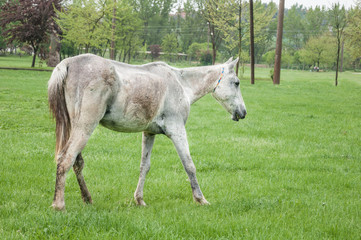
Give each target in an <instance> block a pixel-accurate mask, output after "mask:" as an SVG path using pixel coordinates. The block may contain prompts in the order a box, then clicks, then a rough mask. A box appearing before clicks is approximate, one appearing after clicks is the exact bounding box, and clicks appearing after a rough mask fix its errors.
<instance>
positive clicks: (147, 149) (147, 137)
mask: <svg viewBox="0 0 361 240" xmlns="http://www.w3.org/2000/svg"><path fill="white" fill-rule="evenodd" d="M154 139H155V135H153V134H149V133H145V132H143V141H142V159H141V162H140V174H139V181H138V185H137V189H136V190H135V193H134V199H135V202H136V203H137V204H138V205H141V206H146V204H145V202H144V200H143V189H144V182H145V177H146V175H147V173H148V172H149V169H150V155H151V153H152V148H153V144H154Z"/></svg>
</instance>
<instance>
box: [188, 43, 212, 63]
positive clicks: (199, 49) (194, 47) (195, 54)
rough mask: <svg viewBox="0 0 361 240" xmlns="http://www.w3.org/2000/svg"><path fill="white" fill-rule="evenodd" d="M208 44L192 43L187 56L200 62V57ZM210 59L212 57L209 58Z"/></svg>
mask: <svg viewBox="0 0 361 240" xmlns="http://www.w3.org/2000/svg"><path fill="white" fill-rule="evenodd" d="M207 48H208V43H197V42H194V43H192V44H191V45H190V46H189V48H188V51H187V53H188V56H189V57H191V58H192V59H195V60H197V61H199V60H200V58H201V55H202V53H203V52H204V51H207ZM211 57H212V56H211Z"/></svg>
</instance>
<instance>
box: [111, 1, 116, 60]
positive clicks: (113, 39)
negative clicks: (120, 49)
mask: <svg viewBox="0 0 361 240" xmlns="http://www.w3.org/2000/svg"><path fill="white" fill-rule="evenodd" d="M116 11H117V0H114V6H113V19H112V41H111V43H110V59H112V60H115V18H116V14H117V12H116Z"/></svg>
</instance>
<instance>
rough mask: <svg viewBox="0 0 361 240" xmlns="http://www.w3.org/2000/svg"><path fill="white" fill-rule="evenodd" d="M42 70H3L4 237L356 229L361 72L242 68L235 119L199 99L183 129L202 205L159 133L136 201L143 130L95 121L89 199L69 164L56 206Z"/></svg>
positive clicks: (345, 234) (306, 234)
mask: <svg viewBox="0 0 361 240" xmlns="http://www.w3.org/2000/svg"><path fill="white" fill-rule="evenodd" d="M0 62H1V58H0ZM0 65H1V64H0ZM268 73H269V69H257V71H256V74H257V76H258V77H262V78H267V76H268ZM50 74H51V73H50V72H34V71H10V70H0V139H1V141H0V152H1V155H0V216H1V217H0V238H1V239H361V140H360V136H361V75H356V74H353V73H351V72H346V73H342V74H341V75H340V85H339V86H338V87H335V86H334V85H333V84H334V80H333V77H334V74H333V73H310V72H302V71H282V79H281V85H280V86H273V85H272V83H271V82H270V81H265V80H263V81H256V84H255V85H250V84H249V82H248V81H244V80H243V81H241V89H242V93H243V97H244V99H245V103H246V105H247V111H248V115H247V117H246V119H245V120H243V121H240V122H239V123H236V122H233V121H232V120H231V116H230V115H229V114H228V113H227V112H226V111H225V110H224V109H223V108H222V107H221V106H220V105H219V104H218V103H217V102H216V101H215V100H214V99H213V98H212V97H211V96H209V95H208V96H206V97H204V98H202V99H201V100H199V101H198V102H196V103H195V104H194V105H193V106H192V110H191V115H190V118H189V121H188V123H187V131H188V138H189V143H190V151H191V154H192V156H193V160H194V162H195V165H196V167H197V174H198V180H199V182H200V185H201V188H202V190H203V193H204V195H205V197H206V198H207V200H208V201H209V202H210V203H211V205H210V206H199V205H197V204H196V203H194V202H193V200H192V194H191V188H190V186H189V182H188V181H187V176H186V173H185V172H184V170H183V167H182V165H181V163H180V160H179V159H178V156H177V154H176V151H175V149H174V147H173V145H172V144H171V141H170V140H169V139H167V138H166V137H164V136H157V138H156V142H155V145H154V148H153V153H152V168H151V170H150V172H149V174H148V177H147V181H146V184H145V190H144V198H145V201H146V202H147V204H148V207H145V208H144V207H137V206H136V205H135V204H134V202H133V193H134V190H135V188H136V185H137V181H138V172H139V162H140V153H141V134H140V133H137V134H124V133H116V132H112V131H110V130H107V129H105V128H103V127H100V126H99V127H98V128H97V129H96V130H95V132H94V134H93V135H92V137H91V139H90V141H89V143H88V145H87V147H86V148H85V150H84V152H83V156H84V159H85V164H86V165H85V169H84V175H85V179H86V181H87V184H88V187H89V190H90V192H91V193H92V197H93V201H94V204H93V205H91V206H87V205H84V204H83V203H82V200H81V197H80V192H79V189H78V184H77V182H76V178H75V175H74V173H73V172H70V173H69V174H68V177H67V185H66V190H65V199H66V204H67V205H66V208H67V210H66V212H55V211H53V210H52V209H51V208H50V205H51V202H52V198H53V191H54V185H55V171H56V166H55V162H54V160H53V159H54V156H53V154H54V146H55V136H54V127H55V124H54V122H53V121H52V120H51V118H50V114H49V111H48V107H47V92H46V89H47V81H48V79H49V77H50ZM246 74H247V73H246Z"/></svg>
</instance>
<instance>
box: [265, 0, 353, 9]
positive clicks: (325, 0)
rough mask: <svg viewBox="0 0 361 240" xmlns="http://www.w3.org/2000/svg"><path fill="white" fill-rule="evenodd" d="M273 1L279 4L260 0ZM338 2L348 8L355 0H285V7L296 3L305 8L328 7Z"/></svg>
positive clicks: (277, 1)
mask: <svg viewBox="0 0 361 240" xmlns="http://www.w3.org/2000/svg"><path fill="white" fill-rule="evenodd" d="M271 1H272V2H275V3H276V4H277V5H278V4H279V0H261V2H265V3H266V2H271ZM338 2H339V3H340V4H341V5H344V6H345V8H347V9H349V8H350V7H351V6H355V0H298V1H297V0H285V8H291V6H292V5H294V4H296V3H298V5H301V4H302V5H303V6H304V7H306V8H309V7H315V6H316V5H318V6H326V8H330V7H331V6H332V4H333V3H338Z"/></svg>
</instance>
